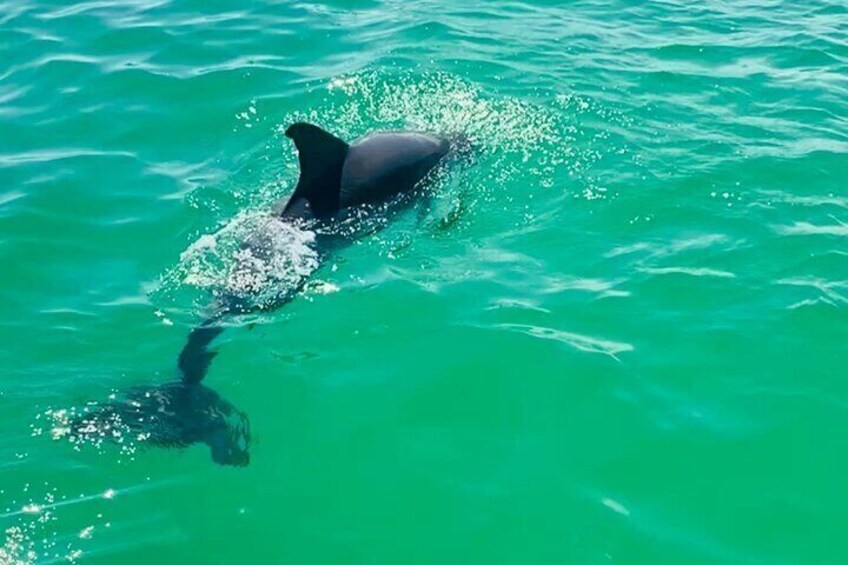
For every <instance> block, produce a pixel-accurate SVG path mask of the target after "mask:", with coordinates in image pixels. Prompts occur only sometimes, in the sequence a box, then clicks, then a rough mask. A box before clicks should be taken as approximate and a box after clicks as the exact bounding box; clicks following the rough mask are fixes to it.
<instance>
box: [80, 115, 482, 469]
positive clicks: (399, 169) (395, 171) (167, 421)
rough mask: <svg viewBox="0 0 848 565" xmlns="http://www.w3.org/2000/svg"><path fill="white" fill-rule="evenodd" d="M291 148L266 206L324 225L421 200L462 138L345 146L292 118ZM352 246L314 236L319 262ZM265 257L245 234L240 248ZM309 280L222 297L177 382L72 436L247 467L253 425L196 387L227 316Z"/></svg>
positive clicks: (131, 399)
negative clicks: (293, 175) (254, 294)
mask: <svg viewBox="0 0 848 565" xmlns="http://www.w3.org/2000/svg"><path fill="white" fill-rule="evenodd" d="M285 134H286V136H287V137H289V138H291V139H292V141H293V142H294V144H295V147H296V149H297V154H298V162H299V165H300V176H299V179H298V182H297V185H296V186H295V189H294V192H293V193H292V195H291V196H290V197H289V198H288V200H286V201H280V202H278V203H277V204H276V205H274V206H273V207H272V214H273V217H274V218H275V219H276V220H278V221H281V222H284V223H293V224H295V225H308V226H312V227H319V228H320V227H324V228H326V227H330V228H331V229H330V230H329V233H332V227H333V224H338V223H339V222H342V221H344V220H345V219H346V218H349V217H351V215H356V214H358V213H366V214H367V213H368V212H369V211H370V209H371V208H372V207H375V206H381V205H383V204H391V203H392V202H397V201H407V203H408V201H409V200H410V199H412V198H414V197H415V196H417V195H420V194H424V193H425V191H423V190H419V189H424V188H426V184H427V180H428V179H429V177H430V175H431V172H432V171H433V170H434V169H435V168H436V167H437V166H439V165H441V164H443V163H444V162H445V161H446V158H447V157H449V156H451V155H458V156H462V155H466V154H467V149H468V148H469V142H468V140H467V139H466V138H464V137H461V136H454V137H445V136H436V135H430V134H425V133H418V132H405V131H404V132H376V133H372V134H370V135H368V136H366V137H364V138H362V139H360V140H358V141H356V142H354V143H352V144H348V143H346V142H345V141H343V140H341V139H339V138H338V137H336V136H334V135H332V134H330V133H328V132H326V131H324V130H323V129H321V128H319V127H318V126H315V125H313V124H309V123H304V122H298V123H295V124H292V125H291V126H289V128H288V129H286V132H285ZM351 242H352V238H351V237H349V236H347V237H346V236H339V235H330V236H325V237H323V238H320V239H317V240H316V245H317V246H318V247H320V248H321V249H320V251H321V253H320V255H321V256H322V257H326V256H327V255H328V254H329V253H330V252H331V251H333V250H337V249H338V248H340V247H343V246H344V245H346V244H349V243H351ZM242 246H243V247H248V248H250V249H251V251H252V252H254V253H256V254H258V255H260V256H261V255H262V253H263V252H265V251H266V250H263V249H262V248H261V246H257V245H256V244H253V243H251V241H249V238H248V240H247V241H245V242H243V243H242ZM305 278H306V277H303V278H301V280H300V281H299V282H298V283H297V284H295V285H294V286H293V287H292V288H289V289H287V290H286V291H285V292H282V293H280V295H279V296H278V297H277V298H276V299H275V300H274V301H273V302H272V304H271V305H270V306H256V305H251V304H249V303H246V302H245V300H244V299H243V297H237V296H227V295H224V296H222V297H221V298H219V299H218V300H217V302H216V303H215V304H214V305H213V307H212V309H211V310H212V312H211V313H210V314H209V315H208V316H207V317H206V319H205V320H204V321H203V322H202V323H200V324H199V325H198V326H196V327H195V328H194V329H192V330H191V331H190V333H189V335H188V338H187V340H186V343H185V345H184V347H183V349H182V351H181V352H180V354H179V358H178V361H177V366H178V369H179V373H180V376H181V378H180V380H177V381H173V382H168V383H165V384H162V385H153V386H139V387H135V388H132V389H129V390H128V391H127V392H126V393H125V394H122V395H121V396H120V397H119V398H117V399H115V400H111V401H110V402H108V403H103V404H97V403H95V404H91V405H89V407H88V408H86V410H85V412H84V413H83V414H81V415H79V416H77V417H75V419H74V420H73V421H72V422H71V423H70V427H69V433H70V434H71V435H72V436H75V437H76V438H77V439H83V440H84V439H85V438H86V437H107V438H108V437H111V436H112V432H113V430H115V429H118V428H123V429H124V430H128V431H130V432H132V433H133V434H135V435H137V436H138V437H140V438H144V440H145V442H146V443H147V444H148V445H154V446H160V447H188V446H190V445H192V444H196V443H203V444H206V445H208V446H209V448H210V451H211V455H212V459H213V461H215V462H216V463H219V464H222V465H234V466H245V465H247V464H248V463H249V462H250V454H249V447H250V441H251V436H250V423H249V420H248V418H247V415H246V414H245V413H244V412H242V411H241V410H239V409H238V408H236V407H235V406H234V405H233V404H231V403H230V402H228V401H227V400H225V399H224V398H222V397H221V396H220V395H218V394H217V393H216V392H215V391H213V390H212V389H210V388H209V387H207V386H205V385H204V384H203V382H202V381H203V379H204V377H205V376H206V373H207V372H208V370H209V365H210V363H211V361H212V359H213V358H214V357H215V355H216V353H217V352H215V351H213V350H210V349H209V346H210V345H211V344H212V342H213V341H214V340H215V338H216V337H218V336H219V335H220V334H221V333H222V332H223V331H224V328H225V324H226V320H227V318H229V317H231V316H233V315H237V314H243V313H246V312H249V311H254V310H270V309H272V308H278V307H280V306H282V305H283V304H285V303H287V302H289V301H291V300H292V299H293V298H294V297H295V296H296V295H297V294H298V293H299V292H300V291H301V290H302V288H303V286H304V284H305V282H306V280H305Z"/></svg>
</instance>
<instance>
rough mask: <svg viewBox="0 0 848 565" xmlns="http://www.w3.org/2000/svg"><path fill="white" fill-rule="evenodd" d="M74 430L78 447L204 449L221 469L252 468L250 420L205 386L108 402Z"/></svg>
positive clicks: (92, 408)
mask: <svg viewBox="0 0 848 565" xmlns="http://www.w3.org/2000/svg"><path fill="white" fill-rule="evenodd" d="M69 428H70V429H69V432H68V433H69V435H70V436H71V438H72V441H74V442H75V443H86V442H89V441H97V442H98V443H99V442H100V441H102V440H103V439H107V440H112V441H119V440H120V438H127V437H131V438H135V439H137V440H138V442H139V444H147V445H151V446H156V447H165V448H183V447H188V446H190V445H193V444H195V443H203V444H206V445H208V446H209V448H210V450H211V454H212V460H213V461H215V462H216V463H219V464H221V465H233V466H238V467H243V466H246V465H247V464H248V463H249V462H250V453H249V448H250V421H249V420H248V417H247V414H245V413H244V412H242V411H241V410H239V409H238V408H236V407H235V406H234V405H233V404H231V403H230V402H228V401H227V400H224V399H223V398H222V397H221V396H220V395H219V394H218V393H216V392H215V391H213V390H212V389H210V388H208V387H205V386H203V385H202V384H186V383H182V382H172V383H167V384H164V385H159V386H139V387H133V388H131V389H128V390H127V391H126V392H125V393H122V394H121V395H120V396H119V397H117V398H114V399H112V400H110V401H108V402H105V403H95V404H90V405H89V406H88V408H87V409H86V411H85V412H83V413H80V414H77V415H75V416H74V417H73V418H72V419H71V421H70V422H69Z"/></svg>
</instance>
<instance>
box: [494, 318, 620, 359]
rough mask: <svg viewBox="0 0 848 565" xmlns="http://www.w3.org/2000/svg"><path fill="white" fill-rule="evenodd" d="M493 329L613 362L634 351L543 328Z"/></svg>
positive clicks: (614, 343)
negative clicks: (540, 340)
mask: <svg viewBox="0 0 848 565" xmlns="http://www.w3.org/2000/svg"><path fill="white" fill-rule="evenodd" d="M494 327H495V328H497V329H503V330H507V331H513V332H518V333H522V334H525V335H529V336H530V337H534V338H539V339H549V340H553V341H558V342H560V343H565V344H567V345H570V346H571V347H574V348H575V349H579V350H580V351H585V352H587V353H601V354H603V355H608V356H610V357H612V358H613V359H615V360H618V357H617V355H618V354H620V353H626V352H628V351H633V350H634V349H635V348H634V347H633V346H632V345H630V344H629V343H623V342H620V341H611V340H607V339H601V338H597V337H591V336H587V335H582V334H578V333H573V332H565V331H562V330H556V329H553V328H546V327H543V326H531V325H525V324H497V325H495V326H494Z"/></svg>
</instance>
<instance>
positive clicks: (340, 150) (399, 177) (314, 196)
mask: <svg viewBox="0 0 848 565" xmlns="http://www.w3.org/2000/svg"><path fill="white" fill-rule="evenodd" d="M286 135H287V136H288V137H290V138H291V139H292V140H293V141H294V144H295V147H297V151H298V160H299V161H300V179H299V180H298V183H297V186H296V187H295V190H294V194H292V196H291V198H290V199H289V201H288V203H287V204H286V206H285V207H284V208H283V211H282V215H283V217H294V218H299V219H311V218H318V219H326V218H329V217H332V216H333V215H335V214H337V213H338V212H339V211H341V210H344V209H346V208H351V207H354V206H359V205H363V204H377V203H380V202H385V201H387V200H389V199H391V198H393V197H395V196H397V195H399V194H402V193H405V192H409V191H410V190H412V189H413V188H414V187H415V186H416V185H417V184H418V183H419V182H421V180H422V179H424V177H426V176H427V174H428V173H429V172H430V171H431V170H432V169H433V167H435V166H436V165H437V164H438V162H439V161H440V160H441V159H442V158H443V157H444V156H445V155H447V153H448V151H449V150H450V143H449V142H448V141H447V140H446V139H440V138H437V137H433V136H430V135H426V134H422V133H413V132H385V133H375V134H371V135H369V136H368V137H365V138H363V139H361V140H359V141H357V142H356V143H354V144H353V145H348V144H347V143H345V142H344V141H342V140H340V139H339V138H337V137H335V136H333V135H331V134H329V133H327V132H325V131H324V130H322V129H321V128H319V127H317V126H314V125H312V124H306V123H296V124H294V125H292V126H290V127H289V128H288V129H287V130H286Z"/></svg>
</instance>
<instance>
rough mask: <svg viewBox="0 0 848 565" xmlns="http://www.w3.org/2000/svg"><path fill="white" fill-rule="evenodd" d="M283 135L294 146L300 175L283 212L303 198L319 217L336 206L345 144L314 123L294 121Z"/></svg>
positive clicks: (332, 210) (324, 215) (345, 152)
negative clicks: (289, 139)
mask: <svg viewBox="0 0 848 565" xmlns="http://www.w3.org/2000/svg"><path fill="white" fill-rule="evenodd" d="M286 136H288V137H290V138H291V139H292V141H294V145H295V147H297V158H298V161H299V162H300V178H299V179H298V181H297V186H296V187H295V189H294V194H292V197H291V199H290V200H289V202H288V204H286V207H285V209H284V210H283V214H286V213H287V212H290V211H291V208H292V207H293V205H294V204H296V203H297V202H298V201H299V200H306V201H307V202H308V203H309V208H310V209H311V211H312V212H313V213H314V214H315V216H317V217H319V218H321V217H326V216H329V215H332V214H334V213H335V212H336V211H338V209H339V192H340V190H341V177H342V166H343V165H344V161H345V157H347V150H348V144H347V143H345V142H344V141H342V140H341V139H339V138H338V137H336V136H334V135H333V134H331V133H327V132H326V131H324V130H323V129H321V128H319V127H318V126H316V125H312V124H307V123H305V122H298V123H295V124H292V125H290V126H289V128H288V129H287V130H286Z"/></svg>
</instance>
